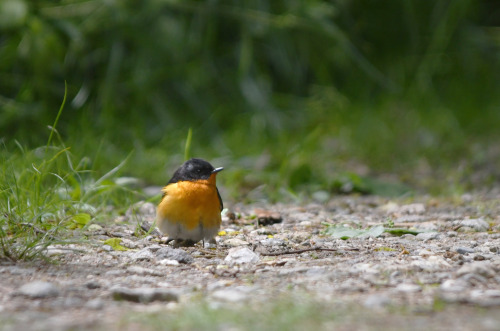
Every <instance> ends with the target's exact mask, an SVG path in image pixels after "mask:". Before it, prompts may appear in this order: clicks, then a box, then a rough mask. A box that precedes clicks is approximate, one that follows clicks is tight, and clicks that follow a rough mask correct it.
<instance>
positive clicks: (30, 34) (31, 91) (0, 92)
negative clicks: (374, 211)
mask: <svg viewBox="0 0 500 331" xmlns="http://www.w3.org/2000/svg"><path fill="white" fill-rule="evenodd" d="M65 82H66V83H67V100H66V103H65V106H64V110H63V112H62V115H61V117H60V118H59V122H58V124H57V130H58V132H59V137H58V139H57V140H54V141H55V142H56V143H60V144H62V143H64V144H65V145H66V146H71V153H73V154H74V155H75V157H77V158H79V159H81V160H82V162H83V163H81V164H83V165H82V167H86V168H88V169H89V170H92V171H95V172H97V173H105V172H106V171H108V170H109V169H111V168H113V167H115V166H116V165H117V164H119V163H120V162H122V161H123V160H125V159H127V157H128V159H127V161H126V164H125V166H124V167H123V168H122V169H121V174H122V175H123V176H132V177H136V178H140V179H141V180H143V181H144V182H145V183H146V184H155V185H162V184H164V183H165V182H166V181H167V180H168V179H169V177H170V176H171V174H172V172H173V171H174V170H175V168H176V167H177V166H178V165H179V164H180V163H181V162H182V161H183V160H184V155H185V146H186V140H187V136H188V132H189V130H190V129H191V130H192V140H191V144H190V145H189V154H190V155H191V156H196V157H202V158H205V159H207V160H210V161H211V162H212V163H213V164H214V166H224V167H225V168H226V171H225V172H224V173H223V175H222V174H221V175H220V176H219V180H220V182H221V183H222V184H221V185H223V186H224V187H226V195H227V196H228V197H232V198H234V199H243V198H245V197H246V198H249V199H253V198H256V199H258V198H262V197H266V198H270V199H274V200H278V199H281V198H282V197H283V196H291V197H297V196H303V195H305V196H309V195H311V196H313V197H314V198H315V199H317V200H320V201H321V200H325V199H327V198H328V197H329V196H331V195H332V194H337V193H351V192H359V193H374V194H383V195H403V194H406V193H407V192H409V191H415V190H417V191H423V192H430V193H453V194H455V193H459V194H461V193H463V192H466V191H468V190H481V189H483V188H488V187H491V186H494V185H495V184H498V181H499V178H500V177H499V176H500V170H499V169H500V162H499V156H500V144H499V143H498V141H499V140H498V139H499V138H500V130H499V128H500V85H499V82H500V3H499V2H498V1H494V0H490V1H473V0H437V1H423V0H398V1H368V0H365V1H354V0H338V1H319V0H310V1H300V0H276V1H274V0H273V1H259V0H253V1H229V0H226V1H222V0H221V1H217V0H207V1H186V0H142V1H132V0H129V1H127V0H123V1H118V0H116V1H113V0H87V1H83V0H64V1H53V0H50V1H49V0H36V1H35V0H32V1H29V0H1V1H0V139H1V140H2V142H3V148H2V152H1V153H16V151H18V148H17V147H16V145H17V146H19V145H21V146H24V147H27V148H35V147H37V146H41V145H44V144H46V143H47V138H48V136H49V134H50V130H49V129H48V128H47V126H48V125H52V124H53V123H54V120H55V118H56V115H57V113H58V110H59V107H60V106H61V104H62V102H63V99H64V95H65Z"/></svg>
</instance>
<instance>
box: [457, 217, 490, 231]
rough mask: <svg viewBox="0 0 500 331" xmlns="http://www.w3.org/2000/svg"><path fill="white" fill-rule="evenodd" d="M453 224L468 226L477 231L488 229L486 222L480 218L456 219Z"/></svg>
mask: <svg viewBox="0 0 500 331" xmlns="http://www.w3.org/2000/svg"><path fill="white" fill-rule="evenodd" d="M453 225H455V226H459V225H460V226H463V227H468V228H471V229H473V230H475V231H478V232H484V231H488V229H489V228H490V225H489V224H488V222H486V221H485V220H483V219H482V218H476V219H465V220H458V221H454V222H453Z"/></svg>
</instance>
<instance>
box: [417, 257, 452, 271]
mask: <svg viewBox="0 0 500 331" xmlns="http://www.w3.org/2000/svg"><path fill="white" fill-rule="evenodd" d="M411 265H412V266H416V267H418V268H420V269H422V270H424V271H429V272H435V271H439V270H443V269H449V268H451V265H450V264H449V263H448V262H446V260H445V259H444V258H443V257H441V256H436V255H432V256H429V257H428V258H427V259H419V260H415V261H412V262H411Z"/></svg>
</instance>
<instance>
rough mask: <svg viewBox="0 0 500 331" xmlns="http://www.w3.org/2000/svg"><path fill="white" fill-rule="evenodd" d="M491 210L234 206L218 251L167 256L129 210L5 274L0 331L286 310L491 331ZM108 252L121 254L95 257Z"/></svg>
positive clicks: (474, 205) (370, 203) (485, 202)
mask: <svg viewBox="0 0 500 331" xmlns="http://www.w3.org/2000/svg"><path fill="white" fill-rule="evenodd" d="M499 197H500V196H499V195H498V194H494V193H489V194H485V195H473V196H472V195H464V196H462V197H460V198H456V199H450V200H447V201H444V200H437V199H431V198H426V197H422V198H414V199H411V201H410V200H406V201H403V200H388V199H385V198H380V197H338V198H335V199H333V200H332V201H330V202H329V203H327V204H308V205H304V206H292V205H251V206H244V205H241V206H240V205H235V206H232V207H231V208H230V212H228V213H227V214H226V215H225V217H224V221H223V223H224V224H223V227H222V230H223V231H224V232H223V233H221V234H222V235H221V236H219V237H218V247H217V248H216V249H214V248H208V247H205V248H203V247H201V246H199V245H198V246H196V247H189V248H182V249H174V248H171V247H168V246H165V245H161V244H160V243H159V240H158V237H157V236H155V235H154V233H153V234H152V235H148V236H146V235H143V234H141V235H139V236H136V234H137V233H140V231H139V228H140V226H139V225H138V224H141V223H142V222H144V221H146V222H151V221H152V220H153V217H154V216H153V215H154V206H151V205H145V206H142V207H137V208H135V209H134V210H130V211H129V212H128V213H127V215H126V216H124V217H122V218H120V219H118V220H115V221H114V222H110V224H101V225H100V226H92V227H91V228H90V229H89V230H88V231H87V232H86V236H87V237H88V243H86V244H81V245H70V246H65V247H51V248H50V249H49V250H48V253H47V254H48V255H49V256H50V257H51V258H52V259H53V260H54V261H55V262H56V263H52V264H48V263H42V262H32V263H18V264H12V263H8V262H2V263H1V264H0V322H1V325H0V329H2V330H20V329H23V328H24V329H30V330H49V329H50V330H69V329H75V328H76V329H130V330H133V329H138V328H139V326H140V328H141V329H145V328H146V329H148V328H149V329H155V327H154V326H151V325H150V324H147V323H146V324H145V325H146V326H147V325H149V326H147V327H146V326H144V325H141V323H142V322H139V324H137V323H138V322H137V321H136V322H131V321H130V319H129V317H130V316H132V315H134V314H143V315H144V314H146V315H147V314H153V313H154V314H158V313H163V312H164V313H165V314H168V312H174V311H179V310H182V309H187V308H185V307H189V305H194V304H197V303H200V302H201V303H206V304H208V305H209V306H210V307H212V308H213V309H233V308H234V307H236V308H234V309H238V308H237V307H247V308H243V309H250V308H249V307H255V306H264V305H266V304H268V303H269V302H273V301H277V300H281V299H282V298H288V299H287V300H292V301H293V302H295V303H297V302H302V301H304V302H306V301H307V302H309V301H313V302H316V303H321V304H322V305H323V306H325V305H326V306H329V307H336V308H335V311H336V312H343V313H342V314H344V315H343V316H342V318H341V319H340V320H337V321H338V323H340V324H336V325H340V326H342V327H344V328H349V327H355V328H359V329H391V328H393V329H421V328H423V327H425V328H430V329H436V328H446V329H447V328H448V327H451V326H454V329H475V330H496V329H498V328H499V326H500V316H499V315H500V314H498V313H496V311H497V309H498V307H499V306H500V274H499V271H500V205H499V201H500V200H499ZM262 224H265V225H262ZM326 224H340V225H346V226H350V227H355V228H362V229H366V228H368V227H370V226H376V225H382V224H385V226H386V227H393V228H401V229H408V228H412V229H414V230H416V232H421V233H418V234H417V235H415V234H404V235H402V236H396V235H393V234H390V233H387V232H385V233H383V234H382V235H380V236H378V237H377V238H373V237H365V238H351V239H349V240H342V239H338V238H335V237H333V236H331V235H328V234H325V230H327V229H328V226H327V225H326ZM110 238H119V239H121V240H118V241H119V242H120V245H121V246H123V247H125V248H127V250H123V251H119V250H113V249H112V248H111V247H110V246H108V245H103V242H104V241H105V240H108V239H110ZM115 248H116V247H115ZM408 321H411V323H409V322H408ZM215 323H219V322H218V321H216V322H215ZM250 323H251V322H250ZM217 325H218V324H217ZM328 325H329V324H325V326H324V329H329V328H330V327H331V325H330V326H328ZM164 326H165V325H164ZM224 328H225V327H223V326H220V327H216V328H215V329H224ZM179 329H183V328H182V327H179ZM187 329H193V328H187ZM226 329H227V328H226ZM229 329H231V328H229ZM233 329H245V328H244V327H243V326H241V325H240V326H239V327H238V326H236V327H235V328H233Z"/></svg>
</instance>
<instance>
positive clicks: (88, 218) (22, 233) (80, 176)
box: [0, 144, 139, 261]
mask: <svg viewBox="0 0 500 331" xmlns="http://www.w3.org/2000/svg"><path fill="white" fill-rule="evenodd" d="M1 148H2V149H1V151H0V183H1V184H0V210H1V211H2V213H1V214H0V259H9V260H12V261H17V260H30V259H33V258H36V257H40V254H41V253H42V252H43V251H44V250H45V249H46V248H47V246H49V245H52V244H66V243H69V242H71V241H73V242H74V241H81V240H83V236H81V235H78V234H77V235H76V236H74V235H73V234H72V233H71V232H74V231H81V230H82V229H84V228H85V227H86V226H88V225H89V224H91V223H92V222H103V221H104V222H109V218H110V217H111V213H110V211H109V207H113V206H114V210H115V213H118V212H124V210H126V209H127V208H128V206H129V205H130V202H131V201H133V200H137V199H139V197H138V196H137V194H136V193H134V192H132V191H130V190H128V189H127V188H125V187H120V186H118V185H116V184H115V183H114V181H113V178H114V177H115V176H116V174H117V172H118V171H119V170H120V168H121V166H122V165H123V164H121V165H119V166H117V167H116V168H114V169H112V170H111V171H110V172H108V173H106V174H105V175H103V176H101V177H96V176H95V172H94V171H92V169H91V168H89V164H88V162H87V160H86V159H85V158H82V159H79V158H76V157H75V156H74V155H72V154H71V152H70V148H69V147H65V146H64V145H63V144H61V145H60V146H54V145H50V146H44V147H39V148H36V149H33V150H25V149H24V148H23V147H22V145H21V144H17V149H16V150H15V151H13V150H10V149H8V148H7V146H5V145H3V146H2V147H1ZM75 160H77V162H75ZM68 238H73V239H71V240H70V239H68Z"/></svg>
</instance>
